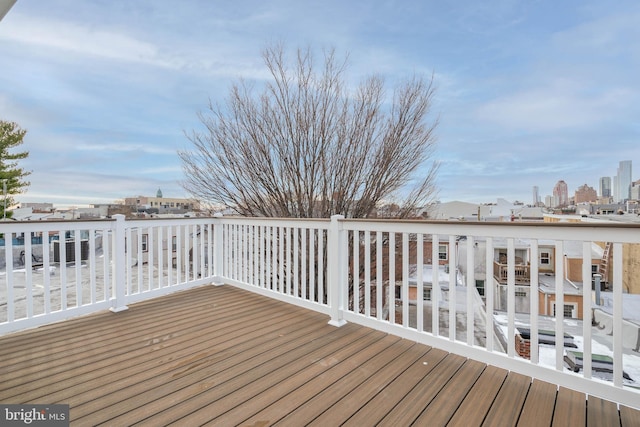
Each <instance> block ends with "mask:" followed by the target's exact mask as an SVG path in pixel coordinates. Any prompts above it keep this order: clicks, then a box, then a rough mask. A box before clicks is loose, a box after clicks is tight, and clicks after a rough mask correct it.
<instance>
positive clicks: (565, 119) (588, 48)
mask: <svg viewBox="0 0 640 427" xmlns="http://www.w3.org/2000/svg"><path fill="white" fill-rule="evenodd" d="M638 22H640V2H637V1H636V0H630V1H611V2H603V1H601V0H584V1H582V0H581V1H575V0H567V1H561V2H558V1H511V0H497V1H496V0H490V1H486V2H478V1H458V2H443V1H435V0H429V1H424V0H423V1H373V0H369V1H343V0H341V1H334V0H328V1H322V2H305V1H285V0H280V1H268V2H265V1H249V0H238V1H235V2H222V1H209V0H183V1H180V2H176V1H166V0H136V1H129V0H126V1H125V0H101V1H91V0H86V1H77V0H47V1H32V0H18V1H17V3H16V4H15V5H14V6H13V8H12V9H11V10H10V11H9V13H8V14H7V15H6V16H5V18H4V19H3V20H2V22H0V70H1V71H0V118H2V119H4V120H11V121H16V122H18V123H19V124H20V125H21V126H22V127H23V128H25V129H27V130H28V134H27V137H26V139H25V144H24V146H23V147H24V148H25V149H27V150H28V151H29V152H30V155H29V158H28V159H27V160H26V161H24V162H23V166H25V167H26V168H27V169H29V170H32V171H33V173H32V175H31V177H30V180H31V186H30V187H29V189H28V191H27V193H26V194H24V195H21V196H19V197H18V198H17V199H18V200H19V201H24V202H51V203H55V204H57V205H63V206H70V205H86V204H89V203H109V202H113V201H114V200H117V199H122V198H124V197H130V196H136V195H154V194H155V192H156V191H157V189H158V188H161V189H162V191H163V193H164V195H165V197H185V196H187V195H186V194H185V192H184V191H183V190H182V188H181V187H180V184H179V181H180V180H181V179H182V177H183V173H182V169H181V164H180V161H179V158H178V156H177V154H176V152H177V150H179V149H184V148H188V141H187V139H186V138H185V136H184V132H185V131H187V132H189V131H191V130H193V129H201V125H200V123H199V121H198V118H197V113H198V112H199V111H203V110H205V109H206V107H207V104H208V102H209V99H211V100H212V101H214V102H216V101H222V100H223V98H224V97H225V95H226V93H227V89H228V87H229V85H230V83H231V82H233V81H235V80H236V79H237V78H238V77H242V78H245V79H249V80H255V81H256V82H257V83H260V82H261V81H263V80H264V79H265V78H266V77H267V74H266V71H265V68H264V66H263V64H262V61H261V57H260V52H261V50H262V49H263V48H264V47H265V46H266V45H267V44H269V43H271V42H274V41H277V42H284V43H285V44H286V46H287V47H289V48H290V49H291V50H292V49H295V48H297V47H299V46H301V47H305V46H307V45H310V46H312V47H313V48H315V49H317V50H318V51H319V50H321V49H322V48H327V47H335V48H336V49H337V51H338V52H339V53H342V54H346V53H348V54H349V56H350V68H349V77H350V79H352V80H353V81H359V80H360V79H361V78H362V77H364V76H366V75H369V74H370V73H377V74H379V75H382V76H383V77H384V78H385V79H386V81H387V83H388V85H389V88H390V89H391V88H392V85H393V83H394V82H395V81H397V80H398V79H402V78H404V77H407V76H411V75H413V74H414V73H419V74H420V73H423V74H425V75H431V73H433V74H434V76H435V83H436V86H437V94H436V98H435V100H434V106H433V111H434V112H435V113H436V114H437V115H438V116H439V119H440V126H439V128H438V130H437V138H438V146H437V150H436V153H435V158H436V159H437V160H439V161H440V162H441V164H442V165H441V169H440V173H439V176H438V187H439V199H440V200H442V201H451V200H464V201H469V202H493V201H495V200H496V199H497V198H498V197H503V198H507V199H509V200H512V201H513V200H516V199H517V200H521V201H524V202H527V203H530V202H531V198H532V196H531V194H532V187H533V186H534V185H537V186H539V187H540V193H541V195H542V196H543V197H544V196H545V195H547V194H550V193H551V191H552V188H553V185H554V184H555V183H556V182H557V181H558V180H559V179H564V180H565V181H566V182H567V184H568V185H569V191H570V193H572V192H573V191H575V189H576V188H577V187H578V186H580V185H582V184H585V183H587V184H589V185H591V186H593V187H594V188H596V189H597V185H598V179H599V177H601V176H613V175H615V173H616V169H617V167H618V162H619V161H620V160H632V161H633V163H634V168H635V169H634V173H633V179H634V180H637V179H639V178H640V102H638V101H639V100H640V79H639V78H638V76H639V75H640V25H638Z"/></svg>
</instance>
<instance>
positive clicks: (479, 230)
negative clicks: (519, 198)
mask: <svg viewBox="0 0 640 427" xmlns="http://www.w3.org/2000/svg"><path fill="white" fill-rule="evenodd" d="M340 222H341V223H342V226H343V227H344V229H346V230H354V231H383V232H395V233H424V234H441V235H455V236H466V235H470V236H478V237H483V236H486V237H494V238H496V237H497V238H521V239H539V240H576V241H599V242H620V243H640V224H609V223H605V224H594V223H589V224H580V223H561V224H558V223H538V222H530V223H525V222H517V223H511V222H509V223H507V222H504V223H501V222H464V221H459V222H458V221H422V220H391V221H390V220H362V219H343V220H340Z"/></svg>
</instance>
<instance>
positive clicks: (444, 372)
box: [380, 354, 466, 426]
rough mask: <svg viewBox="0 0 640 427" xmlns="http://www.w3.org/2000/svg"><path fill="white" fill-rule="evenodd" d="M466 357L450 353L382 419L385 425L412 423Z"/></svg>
mask: <svg viewBox="0 0 640 427" xmlns="http://www.w3.org/2000/svg"><path fill="white" fill-rule="evenodd" d="M465 361H466V359H465V358H464V357H461V356H457V355H454V354H448V355H447V356H446V357H445V358H444V360H443V361H442V362H440V363H439V364H438V368H437V369H434V370H432V371H431V372H429V373H428V374H427V375H425V376H424V377H423V378H422V379H421V380H420V382H419V383H418V384H416V386H415V387H414V388H413V389H412V390H411V391H410V392H409V394H407V395H406V396H405V397H404V399H402V401H400V402H399V403H398V404H397V405H396V406H395V407H394V408H393V409H392V410H391V411H389V413H388V414H387V415H386V416H385V417H384V418H383V419H382V420H381V421H380V425H383V426H405V425H410V424H412V423H413V422H414V421H415V420H416V418H418V416H419V415H420V413H422V411H423V409H424V408H425V407H426V406H427V405H428V404H429V403H430V402H431V401H432V400H433V398H435V397H436V396H437V395H438V393H440V390H442V389H443V388H444V387H445V386H446V385H447V383H448V382H449V380H450V379H451V378H452V377H453V376H454V374H455V373H456V372H457V371H458V370H459V369H460V368H461V367H462V365H463V364H464V363H465Z"/></svg>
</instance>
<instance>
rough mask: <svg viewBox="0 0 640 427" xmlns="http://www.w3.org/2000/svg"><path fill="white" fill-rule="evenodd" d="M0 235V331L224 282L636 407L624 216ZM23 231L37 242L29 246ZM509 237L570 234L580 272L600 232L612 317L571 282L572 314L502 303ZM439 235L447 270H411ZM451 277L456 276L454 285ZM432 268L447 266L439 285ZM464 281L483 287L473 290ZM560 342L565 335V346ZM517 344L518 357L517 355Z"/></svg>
mask: <svg viewBox="0 0 640 427" xmlns="http://www.w3.org/2000/svg"><path fill="white" fill-rule="evenodd" d="M0 233H2V234H3V237H4V238H5V242H6V246H5V247H4V248H0V268H1V267H2V265H1V264H2V260H4V271H0V334H4V333H8V332H12V331H17V330H20V329H24V328H30V327H34V326H38V325H42V324H46V323H50V322H54V321H59V320H63V319H65V318H69V317H72V316H77V315H82V314H87V313H91V312H96V311H101V310H106V309H110V310H112V311H114V312H118V311H122V310H126V309H127V306H128V304H131V303H133V302H137V301H141V300H144V299H150V298H153V297H156V296H160V295H163V294H167V293H170V292H175V291H177V290H182V289H186V288H189V287H193V286H200V285H204V284H209V283H214V284H229V285H234V286H238V287H241V288H244V289H248V290H251V291H253V292H256V293H259V294H262V295H265V296H269V297H273V298H277V299H279V300H283V301H286V302H289V303H291V304H295V305H299V306H302V307H306V308H308V309H311V310H315V311H318V312H321V313H325V314H327V315H328V316H330V323H331V324H332V325H335V326H341V325H343V324H344V323H346V322H354V323H358V324H361V325H364V326H368V327H371V328H375V329H378V330H382V331H384V332H387V333H390V334H395V335H398V336H401V337H404V338H408V339H411V340H415V341H418V342H422V343H425V344H428V345H431V346H434V347H438V348H441V349H443V350H447V351H450V352H453V353H457V354H461V355H464V356H466V357H470V358H473V359H475V360H478V361H481V362H484V363H489V364H493V365H497V366H500V367H503V368H506V369H510V370H513V371H516V372H520V373H522V374H526V375H529V376H533V377H536V378H539V379H542V380H545V381H549V382H552V383H555V384H558V385H562V386H565V387H568V388H571V389H574V390H578V391H581V392H585V393H588V394H593V395H595V396H598V397H603V398H606V399H609V400H614V401H617V402H619V403H622V404H624V405H627V406H631V407H634V408H640V404H639V403H638V402H640V393H639V392H638V386H639V385H640V378H639V377H638V376H640V368H639V367H638V366H637V365H638V362H637V361H638V360H639V359H640V354H638V353H637V350H634V348H636V349H637V343H631V342H630V337H631V338H633V337H632V336H631V335H632V334H629V333H628V329H629V327H630V326H629V325H631V327H632V326H633V323H632V322H631V323H630V322H628V321H627V320H625V319H623V302H624V295H623V281H624V280H627V278H625V276H624V273H625V272H624V269H623V248H624V245H628V244H640V227H638V226H632V225H619V224H618V225H602V226H593V225H582V224H553V225H540V224H523V223H517V224H514V223H504V224H493V223H492V224H486V223H460V222H422V221H382V220H380V221H371V220H347V219H344V218H342V217H340V216H336V217H333V218H332V219H331V220H321V219H318V220H297V219H286V220H283V219H266V218H223V217H217V218H184V219H176V220H131V221H125V219H124V217H123V216H116V219H114V220H102V221H68V222H21V223H2V224H0ZM23 233H24V236H27V238H26V239H24V245H23V246H18V245H15V244H14V238H15V237H16V236H18V235H21V236H22V235H23ZM29 235H31V236H32V237H34V236H37V237H41V239H38V240H37V241H41V242H43V243H41V244H34V243H33V242H34V240H33V239H30V238H28V236H29ZM52 236H57V241H55V239H53V240H52ZM493 239H500V240H501V241H502V240H503V239H506V241H507V264H506V266H500V271H499V275H498V277H500V278H502V277H503V276H504V275H505V274H506V276H504V277H505V280H506V283H507V297H506V298H507V310H506V311H505V312H500V313H497V312H496V310H495V306H496V305H495V296H496V292H497V288H498V286H497V283H496V280H495V279H494V274H495V273H494V272H495V270H494V268H496V265H495V263H494V260H493V254H494V246H493ZM522 239H524V240H525V241H527V242H529V243H528V244H529V250H530V251H531V253H537V251H538V241H539V240H544V241H545V244H547V243H548V241H549V240H552V241H554V242H555V251H556V253H558V254H561V253H563V246H564V245H565V242H567V241H579V242H582V247H583V263H582V272H583V277H590V276H591V245H592V243H593V242H613V258H612V260H613V261H612V268H613V281H612V282H613V297H612V300H613V304H612V307H611V308H612V313H613V315H612V316H611V318H610V321H609V323H608V324H607V328H606V332H607V334H604V333H601V332H600V329H598V328H597V327H595V328H594V327H593V326H592V320H593V318H594V315H593V313H594V311H593V309H594V308H596V307H595V305H594V303H593V302H592V297H593V295H592V289H591V286H590V285H588V286H585V287H583V288H582V294H581V296H582V303H581V310H582V317H583V320H582V321H577V320H576V319H567V318H565V310H555V316H553V317H552V318H549V317H546V316H542V315H541V314H539V313H541V311H540V310H539V307H540V303H541V298H542V297H541V296H539V293H538V292H534V291H531V292H529V294H528V298H529V303H530V313H527V314H522V313H517V312H516V309H515V307H516V304H515V298H516V283H517V282H518V273H517V272H518V271H522V270H520V269H519V268H518V267H519V266H517V265H516V262H515V243H514V242H515V241H516V240H522ZM414 241H415V242H416V244H413V242H414ZM429 241H430V242H431V245H430V246H429V245H424V244H423V243H425V242H429ZM62 242H64V244H62ZM410 242H411V246H410ZM477 243H481V244H480V245H478V244H477ZM56 245H57V249H56ZM442 245H446V246H447V247H448V252H447V253H448V257H449V259H448V264H449V269H448V273H444V272H443V271H440V270H439V269H438V268H433V269H430V271H431V273H430V277H424V276H425V274H426V273H425V271H429V270H424V269H423V268H422V267H423V265H424V264H431V265H433V266H437V265H438V264H439V262H440V254H439V248H440V247H441V246H442ZM410 247H411V248H413V249H411V250H410V249H409V248H410ZM425 247H431V248H432V250H431V253H425V252H426V251H425V249H424V248H425ZM2 251H4V252H2ZM409 266H415V268H411V271H410V267H409ZM564 268H565V265H564V264H563V260H562V257H556V260H555V274H556V279H555V300H554V304H555V306H557V307H564V305H565V304H564V302H565V297H564V283H563V277H564ZM414 272H415V273H414ZM505 272H506V273H505ZM460 273H462V277H463V284H462V285H454V284H455V283H457V282H458V280H457V278H458V275H459V274H460ZM527 274H528V276H529V277H530V287H531V289H532V290H535V289H537V288H538V286H539V283H538V271H537V265H535V264H532V265H530V266H527ZM412 275H415V276H416V277H412ZM439 275H441V276H442V275H446V276H448V281H447V282H446V283H447V284H446V285H443V284H442V283H444V282H443V281H442V280H441V279H442V278H441V277H439ZM633 280H637V278H635V279H633ZM477 281H483V283H484V286H483V291H484V300H483V299H482V298H480V297H479V294H478V291H477V289H476V285H477ZM410 282H411V283H412V286H417V290H416V295H424V290H425V289H430V291H429V295H430V299H428V300H423V299H420V298H417V299H416V298H412V299H410V298H409V287H410V286H409V283H410ZM413 283H416V284H417V285H413ZM574 297H575V295H572V298H574ZM567 298H568V297H567ZM549 325H551V326H549ZM576 325H577V326H576ZM623 325H624V326H623ZM550 328H551V329H550ZM525 331H526V333H525ZM623 331H626V332H624V333H623ZM550 337H565V338H564V339H563V340H555V338H553V339H552V338H550ZM567 337H570V338H567ZM525 338H526V339H528V340H529V341H528V342H529V344H528V345H524V344H523V340H524V339H525ZM543 338H544V339H543ZM568 341H570V342H571V343H575V344H576V345H575V346H573V347H571V348H565V346H566V345H567V342H568ZM536 343H540V344H536ZM634 345H635V346H636V347H634ZM520 348H526V351H527V354H526V355H524V356H523V354H522V353H518V352H517V351H516V349H520ZM567 350H569V351H567ZM596 350H597V351H596ZM570 351H571V352H574V353H575V352H579V354H580V356H581V357H580V364H579V365H576V364H575V363H573V364H572V363H571V362H572V360H571V354H574V353H571V352H570ZM603 352H604V353H607V354H602V353H603ZM575 354H578V353H575ZM600 356H606V357H607V359H606V360H607V361H609V360H610V363H609V362H607V363H609V365H608V367H610V369H609V368H608V371H609V372H605V374H602V372H601V370H599V365H598V364H597V363H596V362H593V360H596V361H598V360H602V358H601V357H600ZM526 357H528V358H526ZM576 370H577V371H578V372H574V371H576ZM606 377H608V378H606Z"/></svg>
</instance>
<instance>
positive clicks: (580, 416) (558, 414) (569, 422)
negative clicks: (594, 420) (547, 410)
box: [552, 387, 587, 427]
mask: <svg viewBox="0 0 640 427" xmlns="http://www.w3.org/2000/svg"><path fill="white" fill-rule="evenodd" d="M586 409H587V400H586V397H585V395H584V394H583V393H579V392H577V391H574V390H569V389H567V388H565V387H560V388H559V389H558V397H557V399H556V408H555V410H554V411H553V424H552V425H553V426H558V427H560V426H563V427H570V426H576V427H577V426H580V427H583V426H585V425H586V424H587V418H586V412H587V411H586Z"/></svg>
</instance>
